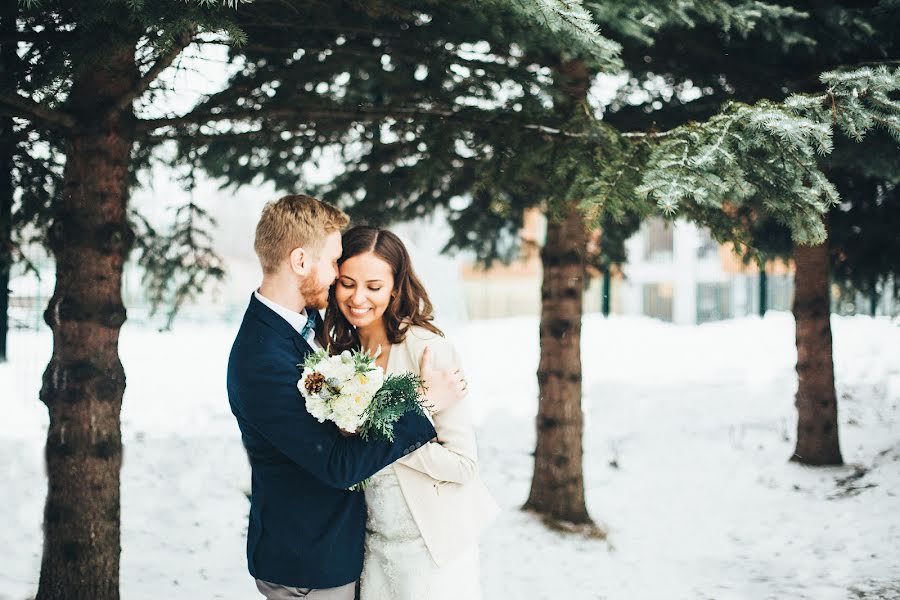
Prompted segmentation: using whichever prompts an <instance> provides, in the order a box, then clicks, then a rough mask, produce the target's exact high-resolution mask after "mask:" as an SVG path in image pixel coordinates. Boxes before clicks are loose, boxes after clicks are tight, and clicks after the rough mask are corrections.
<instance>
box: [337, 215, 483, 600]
mask: <svg viewBox="0 0 900 600" xmlns="http://www.w3.org/2000/svg"><path fill="white" fill-rule="evenodd" d="M342 244H343V254H342V255H341V258H340V259H339V260H338V267H339V277H338V280H337V282H336V283H335V285H334V287H333V288H332V290H331V294H330V297H329V303H328V311H327V313H326V316H325V330H326V331H328V332H330V334H331V338H330V344H331V352H332V353H336V352H342V351H343V350H348V349H352V348H365V349H367V350H369V351H371V352H373V353H375V352H376V350H377V349H379V348H380V353H379V354H378V355H377V358H376V363H377V364H378V365H379V366H380V367H382V368H383V369H384V372H385V374H390V373H404V372H412V373H416V374H418V373H419V371H420V366H421V365H422V362H423V360H424V361H426V362H429V361H430V362H432V363H433V366H434V367H435V368H441V369H446V368H451V367H452V368H459V359H458V356H457V354H456V352H455V351H454V349H453V347H452V346H451V345H450V344H449V343H448V342H447V341H446V340H445V338H444V334H443V333H442V332H441V330H440V329H438V328H437V327H435V326H434V325H433V324H432V320H433V316H432V306H431V302H430V301H429V299H428V294H427V293H426V292H425V288H424V287H423V286H422V283H421V282H420V281H419V279H418V278H417V277H416V275H415V273H414V272H413V269H412V265H411V263H410V259H409V254H408V252H407V251H406V248H405V246H404V245H403V242H401V241H400V239H399V238H398V237H397V236H396V235H394V234H393V233H391V232H390V231H385V230H382V229H377V228H375V227H368V226H360V227H354V228H353V229H350V230H349V231H347V232H346V233H345V234H344V236H343V239H342ZM431 417H432V420H433V422H434V427H435V430H436V431H437V434H438V443H430V444H425V445H424V446H422V447H421V448H420V449H418V450H416V451H415V452H412V453H410V454H409V455H407V456H405V457H404V458H402V459H400V460H398V461H397V462H396V463H394V464H393V465H390V466H388V467H386V468H385V469H383V470H382V471H380V472H379V473H376V474H375V475H374V476H373V477H372V480H371V482H370V484H369V485H368V486H367V487H366V490H365V494H366V505H367V507H368V521H367V524H366V555H365V562H364V564H363V572H362V576H361V578H360V585H361V596H360V597H361V599H362V600H440V599H444V598H446V599H448V600H449V599H451V598H453V599H454V600H455V599H457V598H467V599H478V598H480V597H481V593H480V589H479V582H478V578H479V569H478V547H477V537H478V534H479V533H480V531H481V530H482V529H483V528H484V526H485V525H486V524H487V522H488V521H490V520H491V519H492V518H493V517H494V515H495V514H496V512H497V505H496V503H495V502H494V501H493V499H492V498H491V496H490V494H489V493H488V491H487V489H486V488H485V486H484V484H483V483H482V482H481V479H480V478H479V477H478V472H477V457H476V452H475V431H474V427H473V426H472V422H471V418H470V416H469V407H468V401H467V399H463V400H461V401H460V402H458V403H457V404H456V405H454V406H453V407H451V408H449V409H447V410H445V411H443V412H440V413H436V414H433V415H431Z"/></svg>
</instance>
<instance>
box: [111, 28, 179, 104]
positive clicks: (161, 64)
mask: <svg viewBox="0 0 900 600" xmlns="http://www.w3.org/2000/svg"><path fill="white" fill-rule="evenodd" d="M195 33H196V29H187V30H185V31H182V32H181V33H180V34H178V36H177V37H176V38H175V41H174V42H173V43H172V47H171V48H169V49H168V50H167V51H166V52H163V53H162V54H160V56H159V58H157V59H156V62H155V63H154V64H153V66H152V67H150V70H148V71H147V73H146V74H145V75H144V76H143V77H141V79H140V81H138V82H137V83H136V84H135V85H134V87H132V88H131V89H130V90H128V91H127V92H126V93H124V94H123V95H122V96H121V97H120V98H119V99H118V100H117V101H116V103H115V105H114V106H113V108H112V109H111V111H110V113H116V112H121V111H123V110H126V109H127V108H128V107H129V106H131V103H132V102H133V101H134V100H135V99H136V98H139V97H140V96H141V95H142V94H143V93H144V92H146V91H147V90H148V89H149V88H150V85H151V84H152V83H153V82H154V81H156V78H157V77H159V74H160V73H162V72H163V71H164V70H165V69H166V68H167V67H168V66H169V65H171V64H172V63H173V62H174V61H175V59H176V58H178V55H179V54H181V53H182V51H183V50H184V49H185V48H187V47H188V45H189V44H190V43H191V41H193V39H194V34H195Z"/></svg>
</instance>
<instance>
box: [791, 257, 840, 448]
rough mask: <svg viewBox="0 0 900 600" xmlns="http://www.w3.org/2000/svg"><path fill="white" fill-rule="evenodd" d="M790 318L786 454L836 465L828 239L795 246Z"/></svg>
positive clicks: (835, 403) (836, 423)
mask: <svg viewBox="0 0 900 600" xmlns="http://www.w3.org/2000/svg"><path fill="white" fill-rule="evenodd" d="M794 262H795V263H796V275H795V278H794V308H793V311H794V320H795V323H796V327H797V378H798V384H797V396H796V406H797V416H798V420H797V447H796V449H795V450H794V455H793V456H792V457H791V460H793V461H796V462H800V463H804V464H807V465H840V464H843V459H842V458H841V448H840V443H839V441H838V419H837V394H836V393H835V390H834V362H833V360H832V343H831V302H830V298H831V294H830V289H829V282H828V245H827V243H825V244H819V245H817V246H802V245H799V244H798V245H797V246H796V247H795V249H794Z"/></svg>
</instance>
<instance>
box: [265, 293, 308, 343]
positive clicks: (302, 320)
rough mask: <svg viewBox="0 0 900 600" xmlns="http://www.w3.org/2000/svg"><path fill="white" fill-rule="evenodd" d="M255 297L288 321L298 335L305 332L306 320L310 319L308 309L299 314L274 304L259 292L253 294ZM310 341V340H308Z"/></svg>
mask: <svg viewBox="0 0 900 600" xmlns="http://www.w3.org/2000/svg"><path fill="white" fill-rule="evenodd" d="M253 295H254V296H256V299H257V300H259V301H260V302H262V303H263V304H265V305H266V306H268V307H269V308H271V309H272V310H273V311H274V312H275V314H276V315H278V316H279V317H281V318H282V319H284V320H285V321H287V322H288V323H289V324H290V326H291V327H293V328H294V329H296V330H297V333H300V332H302V331H303V326H304V325H306V320H307V319H308V318H309V317H308V316H307V314H306V309H305V308H304V309H303V312H297V311H295V310H291V309H289V308H286V307H284V306H282V305H280V304H278V303H277V302H273V301H271V300H269V299H268V298H266V297H265V296H263V295H262V294H260V293H259V290H257V291H255V292H253ZM307 341H309V340H307Z"/></svg>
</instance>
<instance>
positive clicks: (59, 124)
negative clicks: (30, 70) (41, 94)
mask: <svg viewBox="0 0 900 600" xmlns="http://www.w3.org/2000/svg"><path fill="white" fill-rule="evenodd" d="M0 114H3V115H5V116H8V117H21V118H23V119H28V120H29V121H32V122H34V123H35V124H37V125H42V126H44V127H50V128H62V129H72V128H74V127H75V119H74V117H72V115H70V114H69V113H67V112H64V111H61V110H55V109H52V108H48V107H46V106H44V105H42V104H40V103H38V102H34V101H33V100H31V99H29V98H24V97H22V96H19V95H14V96H0Z"/></svg>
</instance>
